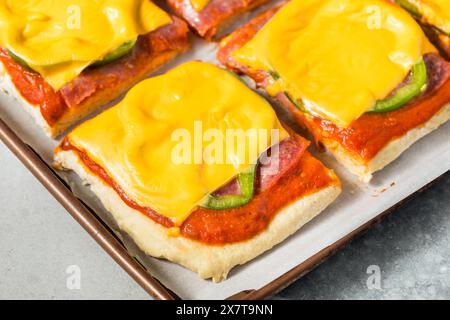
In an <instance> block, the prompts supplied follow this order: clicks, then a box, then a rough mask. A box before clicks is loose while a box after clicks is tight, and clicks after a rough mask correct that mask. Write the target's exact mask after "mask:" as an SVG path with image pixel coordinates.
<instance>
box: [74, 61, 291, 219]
mask: <svg viewBox="0 0 450 320" xmlns="http://www.w3.org/2000/svg"><path fill="white" fill-rule="evenodd" d="M272 129H275V131H274V132H278V133H279V134H278V136H279V138H280V139H283V138H284V137H286V135H287V134H286V132H285V131H284V130H283V129H282V127H281V126H280V123H279V121H278V120H277V117H276V115H275V113H274V111H273V109H272V108H271V106H270V105H269V103H268V102H266V101H265V100H264V99H263V98H262V97H260V96H259V95H258V94H256V93H255V92H253V91H252V90H250V89H249V88H248V87H247V86H246V85H245V84H244V83H242V82H240V81H239V80H238V79H236V78H235V77H234V76H233V75H231V74H230V73H228V72H227V71H224V70H222V69H220V68H218V67H216V66H214V65H210V64H207V63H203V62H190V63H187V64H184V65H181V66H179V67H177V68H175V69H173V70H172V71H170V72H169V73H167V74H165V75H162V76H159V77H155V78H152V79H148V80H146V81H144V82H141V83H140V84H138V85H137V86H136V87H134V88H133V89H132V90H131V91H130V92H129V93H128V95H127V96H126V97H125V99H124V100H123V101H122V102H120V103H119V104H118V105H117V106H115V107H113V108H111V109H109V110H107V111H106V112H104V113H102V114H101V115H99V116H97V117H96V118H94V119H92V120H90V121H88V122H86V123H84V124H82V125H81V126H79V127H78V128H77V129H75V130H74V131H73V132H72V133H71V134H70V135H69V137H68V138H69V141H70V142H71V143H72V144H73V145H75V146H76V147H78V148H80V149H81V150H84V151H86V152H87V154H88V155H89V156H90V157H91V159H93V160H94V161H95V162H96V163H98V164H99V165H100V166H102V167H103V168H104V169H105V170H106V172H107V173H108V174H109V175H110V176H111V177H112V178H113V179H114V181H116V182H117V183H118V184H119V186H120V187H121V188H122V189H123V190H124V191H125V193H126V194H127V195H128V196H129V197H130V198H131V199H133V200H135V201H136V202H137V203H139V204H140V205H141V206H143V207H149V208H152V209H153V210H155V211H156V212H158V213H159V214H161V215H164V216H166V217H169V218H170V219H172V220H173V221H174V222H175V223H176V225H180V224H181V223H182V222H183V221H184V220H185V219H186V218H187V217H188V216H189V214H190V213H191V212H192V210H193V209H195V208H196V207H197V205H198V204H199V203H200V202H202V201H203V200H204V199H205V196H207V195H208V194H210V193H212V192H214V191H216V190H217V189H219V188H220V187H221V186H223V185H224V184H226V183H227V182H228V181H230V180H231V179H233V178H234V177H235V176H236V175H237V174H238V173H240V172H242V171H243V170H246V169H247V168H249V166H250V165H252V164H254V163H256V162H257V159H258V158H259V156H260V154H261V153H262V152H264V151H265V150H266V149H267V148H268V147H269V146H271V145H272V144H273V143H277V142H278V141H276V140H277V139H276V135H275V136H274V137H275V138H272ZM254 130H257V131H258V132H259V134H258V135H257V137H256V136H255V135H254V134H253V133H252V132H253V131H254ZM233 133H238V135H241V139H240V140H237V139H238V138H236V140H235V141H241V143H239V144H238V143H235V144H233V143H231V142H230V141H231V140H233V139H234V138H232V139H230V138H229V137H233ZM230 134H231V135H230ZM235 137H237V136H235ZM227 141H229V142H230V143H228V142H227ZM183 150H184V151H183ZM211 150H215V152H209V151H211ZM221 153H222V154H221ZM220 154H221V155H220ZM202 155H203V156H202ZM197 156H199V157H200V158H198V157H197ZM183 159H184V160H183Z"/></svg>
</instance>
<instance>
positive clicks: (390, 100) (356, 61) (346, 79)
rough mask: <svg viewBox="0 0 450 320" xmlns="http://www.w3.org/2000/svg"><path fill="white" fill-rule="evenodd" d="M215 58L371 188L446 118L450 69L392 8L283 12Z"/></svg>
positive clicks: (297, 6)
mask: <svg viewBox="0 0 450 320" xmlns="http://www.w3.org/2000/svg"><path fill="white" fill-rule="evenodd" d="M218 58H219V60H220V61H221V62H222V63H223V64H224V65H226V66H227V67H228V68H229V69H231V70H233V71H235V72H237V73H239V74H244V75H247V76H249V77H250V78H252V79H253V80H254V81H255V82H256V84H257V85H258V86H259V87H261V88H264V89H265V90H266V92H267V93H268V94H269V95H271V96H273V97H276V98H277V99H278V100H279V102H281V104H282V105H283V106H284V107H285V108H287V109H288V110H289V111H290V112H291V114H293V115H294V117H295V119H296V120H297V121H298V122H299V123H300V124H301V125H302V126H304V127H305V128H307V129H308V130H309V131H310V132H311V133H312V135H313V136H314V138H315V139H316V142H317V144H318V145H319V146H320V147H323V146H324V147H325V148H326V149H328V150H329V151H330V152H331V153H332V154H333V155H334V156H335V157H336V158H337V159H338V160H339V161H340V162H341V163H342V164H343V165H344V166H345V167H346V168H348V169H349V170H350V171H351V172H353V173H355V174H356V175H358V176H359V178H360V179H361V180H363V181H365V182H369V181H370V180H371V178H372V176H373V173H374V172H376V171H378V170H380V169H382V168H383V167H385V166H386V165H388V164H389V163H391V162H392V161H394V160H395V159H396V158H397V157H398V156H399V155H400V154H401V153H402V152H403V151H404V150H406V149H407V148H408V147H409V146H410V145H411V144H413V143H414V142H415V141H417V140H418V139H420V138H422V137H423V136H425V135H427V134H429V133H430V132H432V131H433V130H435V129H436V128H438V127H439V126H440V125H441V124H443V123H445V122H446V121H447V120H448V119H449V118H450V64H449V63H448V62H446V61H445V60H444V59H443V58H442V57H441V56H440V55H439V54H438V52H437V50H436V49H435V48H434V47H433V46H432V45H431V44H430V42H429V40H428V39H427V38H426V36H425V34H424V33H423V31H422V29H421V28H420V26H419V25H418V24H417V23H416V21H415V20H414V19H413V18H412V17H411V16H409V15H408V14H407V12H406V11H404V10H402V9H401V8H400V7H397V6H395V5H393V4H392V3H389V2H388V1H383V0H361V1H350V0H304V1H302V0H292V1H289V2H285V3H282V4H280V5H279V6H278V7H276V8H273V9H271V10H269V11H267V12H265V13H263V14H261V15H260V16H259V17H257V18H255V19H254V20H253V21H251V22H250V23H249V24H248V25H246V26H244V27H242V28H241V29H239V30H237V31H236V32H234V33H233V34H232V35H230V36H229V37H227V38H226V39H224V40H223V41H222V43H221V48H220V50H219V53H218Z"/></svg>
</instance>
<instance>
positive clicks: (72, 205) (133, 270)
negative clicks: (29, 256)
mask: <svg viewBox="0 0 450 320" xmlns="http://www.w3.org/2000/svg"><path fill="white" fill-rule="evenodd" d="M0 140H1V141H2V142H3V144H4V145H5V146H6V147H7V148H8V149H9V150H10V151H11V152H12V153H13V154H14V155H15V156H16V157H17V158H18V159H19V160H20V161H21V162H22V163H23V164H24V165H25V167H26V168H27V169H28V170H29V171H30V172H31V173H32V174H33V175H34V177H35V178H36V179H37V180H38V181H39V182H40V183H41V184H42V185H43V186H44V187H45V188H46V189H47V191H48V192H49V193H50V194H51V195H52V196H53V197H54V198H55V199H56V200H57V201H58V202H59V203H60V204H61V205H62V206H63V207H64V208H65V209H66V210H67V212H68V213H69V214H70V215H71V216H72V217H73V218H74V219H75V221H76V222H77V223H78V224H80V225H81V226H82V227H83V229H85V231H86V232H87V233H88V234H89V235H90V236H91V237H92V238H93V239H94V240H95V241H96V242H97V244H99V245H100V246H101V247H102V248H103V250H105V251H106V253H108V254H109V255H110V256H111V258H112V259H113V260H114V261H115V262H116V263H117V264H118V265H119V266H120V267H122V269H124V270H125V271H126V272H127V273H128V275H129V276H130V277H131V278H132V279H134V281H136V283H138V284H139V285H140V286H141V287H142V288H143V289H144V290H145V291H146V292H147V293H148V294H149V295H150V296H151V297H153V298H154V299H157V300H180V299H182V298H181V297H179V296H177V294H176V293H174V292H172V291H171V290H170V289H168V288H167V287H166V286H164V284H163V283H161V282H160V281H159V280H157V279H156V278H154V277H153V276H152V275H151V274H150V272H149V271H148V270H146V269H145V268H144V267H143V266H142V264H140V263H139V261H138V260H137V259H135V258H134V257H133V256H132V255H130V254H129V252H128V251H127V250H126V248H125V246H124V245H123V244H122V242H121V241H120V240H119V239H118V238H117V236H116V235H115V234H114V232H113V231H112V230H111V229H110V228H109V227H108V226H107V225H106V224H105V223H104V222H103V221H102V220H101V219H100V218H99V217H98V216H97V215H96V214H95V212H94V211H93V210H92V209H90V208H89V207H88V206H87V205H85V204H84V203H83V202H82V200H80V199H79V198H77V197H76V196H75V195H74V194H73V193H72V191H71V190H70V188H69V186H68V185H67V184H66V183H65V182H64V181H63V180H62V179H60V178H59V176H58V175H57V174H56V172H55V170H54V169H53V168H51V167H50V166H49V165H48V164H47V163H46V162H45V161H44V160H43V159H42V158H41V157H40V156H39V155H38V154H37V153H36V152H35V151H34V150H33V148H32V147H31V146H29V145H28V144H26V143H25V142H24V141H23V140H22V139H21V138H20V137H19V136H18V135H17V134H16V133H15V132H14V131H13V130H12V129H11V128H10V126H9V125H8V124H7V123H6V122H5V121H4V120H3V119H1V118H0ZM448 172H449V171H447V172H446V173H443V174H442V175H441V176H439V177H437V178H436V179H434V180H433V181H431V182H429V183H428V184H426V185H425V186H424V187H422V188H420V189H418V190H417V191H415V192H413V193H411V194H410V195H409V196H408V197H406V198H405V199H403V200H401V201H400V202H398V203H397V204H395V205H393V206H392V207H390V208H389V209H387V210H385V211H383V212H381V213H380V214H379V215H377V216H376V217H375V218H373V219H372V220H370V221H368V222H366V223H365V224H363V225H362V226H360V227H359V228H357V229H356V230H354V231H352V232H350V233H349V234H347V235H346V236H344V237H343V238H341V239H339V240H338V241H336V242H334V243H333V244H331V245H329V246H328V247H326V248H324V249H322V250H321V251H319V252H317V253H316V254H314V255H313V256H311V257H310V258H308V259H307V260H305V261H304V262H302V263H300V264H299V265H297V266H296V267H294V268H292V269H291V270H289V271H288V272H286V273H285V274H283V275H281V276H280V277H278V278H277V279H275V280H273V281H271V282H269V283H267V284H266V285H265V286H263V287H261V288H258V289H249V290H245V291H242V292H239V293H236V294H234V295H232V296H230V297H229V298H227V300H260V299H267V298H269V297H271V296H273V295H274V294H276V293H277V292H279V291H281V290H283V289H284V288H286V287H288V286H289V285H290V284H292V283H294V282H295V281H297V280H299V279H300V278H302V277H303V276H304V275H306V274H307V273H309V272H310V271H312V270H313V269H314V268H316V267H317V266H319V265H320V264H321V263H323V262H324V261H326V260H327V259H328V258H329V257H331V256H332V255H333V254H334V253H336V252H337V251H338V250H339V249H342V248H343V247H345V246H346V245H347V244H349V243H350V242H351V241H352V240H354V239H355V238H357V237H358V236H360V235H362V234H363V233H364V232H366V231H368V230H369V229H371V228H372V227H373V226H375V225H376V224H378V223H379V222H381V221H382V220H383V219H384V218H386V217H387V216H388V215H390V214H392V213H394V212H395V211H396V210H397V209H399V208H400V207H401V206H403V205H404V204H405V203H407V202H408V201H410V200H412V199H413V198H415V197H416V196H418V195H419V194H420V193H421V192H423V191H424V190H426V189H428V188H429V187H431V186H432V185H433V184H435V183H436V182H437V181H438V180H440V179H441V178H442V177H443V176H444V175H446V174H447V173H448Z"/></svg>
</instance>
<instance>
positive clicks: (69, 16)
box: [0, 0, 171, 90]
mask: <svg viewBox="0 0 450 320" xmlns="http://www.w3.org/2000/svg"><path fill="white" fill-rule="evenodd" d="M170 22H171V18H170V16H169V15H168V14H167V13H165V12H164V11H163V10H161V9H159V8H158V7H157V6H156V5H155V4H153V2H151V1H150V0H58V1H54V0H40V1H34V0H14V1H11V0H0V46H1V47H4V48H7V49H9V50H11V51H12V52H13V53H14V54H16V55H17V56H19V57H20V58H22V59H23V60H24V61H25V62H26V63H27V64H28V65H29V66H30V67H31V68H32V69H34V70H35V71H37V72H39V73H40V74H41V75H42V76H43V77H44V78H45V80H46V81H47V82H48V83H49V84H50V85H51V86H52V87H53V88H54V89H55V90H58V89H60V88H61V87H62V86H63V85H65V84H66V83H68V82H70V81H71V80H73V79H74V78H75V77H77V76H78V75H79V74H80V73H81V72H82V71H83V70H84V69H85V68H86V67H88V66H89V65H91V64H92V63H93V62H95V61H97V60H101V59H102V58H103V57H105V56H106V55H107V54H108V53H110V52H111V51H113V50H114V49H116V48H118V47H119V46H121V45H122V44H124V43H126V42H128V41H134V40H136V39H137V37H138V36H139V35H142V34H146V33H149V32H151V31H153V30H155V29H157V28H158V27H160V26H163V25H166V24H168V23H170Z"/></svg>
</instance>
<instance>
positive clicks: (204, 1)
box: [190, 0, 211, 12]
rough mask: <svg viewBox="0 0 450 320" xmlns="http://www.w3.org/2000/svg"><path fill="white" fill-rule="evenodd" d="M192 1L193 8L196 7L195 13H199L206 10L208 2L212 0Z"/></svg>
mask: <svg viewBox="0 0 450 320" xmlns="http://www.w3.org/2000/svg"><path fill="white" fill-rule="evenodd" d="M190 1H191V4H192V6H193V7H194V9H195V11H197V12H199V11H201V10H202V9H203V8H205V7H206V5H207V4H208V2H209V1H211V0H190Z"/></svg>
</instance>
